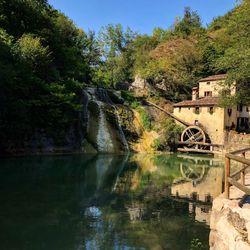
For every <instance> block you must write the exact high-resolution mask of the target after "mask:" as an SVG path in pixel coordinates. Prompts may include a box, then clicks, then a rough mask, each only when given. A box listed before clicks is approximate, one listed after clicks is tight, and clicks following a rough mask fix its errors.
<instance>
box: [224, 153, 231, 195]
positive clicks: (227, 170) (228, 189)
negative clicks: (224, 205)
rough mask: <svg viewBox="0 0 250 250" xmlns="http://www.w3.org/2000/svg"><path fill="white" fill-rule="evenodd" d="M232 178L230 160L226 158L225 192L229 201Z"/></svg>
mask: <svg viewBox="0 0 250 250" xmlns="http://www.w3.org/2000/svg"><path fill="white" fill-rule="evenodd" d="M229 176H230V158H228V157H226V158H225V184H224V190H225V198H226V199H229V196H230V183H229V181H228V178H229Z"/></svg>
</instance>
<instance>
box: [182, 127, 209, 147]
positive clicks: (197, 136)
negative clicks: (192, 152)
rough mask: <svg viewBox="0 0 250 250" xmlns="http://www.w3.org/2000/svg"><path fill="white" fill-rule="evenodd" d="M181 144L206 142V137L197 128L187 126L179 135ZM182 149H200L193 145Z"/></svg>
mask: <svg viewBox="0 0 250 250" xmlns="http://www.w3.org/2000/svg"><path fill="white" fill-rule="evenodd" d="M181 142H203V143H205V142H206V135H205V133H204V131H203V130H202V129H201V128H199V127H197V126H189V127H187V128H186V129H185V130H184V131H183V132H182V135H181ZM184 148H194V149H198V148H200V147H199V145H195V144H187V145H185V146H184Z"/></svg>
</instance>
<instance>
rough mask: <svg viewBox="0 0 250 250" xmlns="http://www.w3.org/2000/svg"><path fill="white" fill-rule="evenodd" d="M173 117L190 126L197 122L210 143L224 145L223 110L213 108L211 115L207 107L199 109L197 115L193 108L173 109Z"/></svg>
mask: <svg viewBox="0 0 250 250" xmlns="http://www.w3.org/2000/svg"><path fill="white" fill-rule="evenodd" d="M174 115H175V116H176V117H178V118H180V119H182V120H184V121H186V122H188V123H190V124H195V121H198V123H199V125H200V126H201V127H202V128H204V130H205V132H206V133H207V134H208V135H209V137H210V139H211V142H212V143H214V144H224V138H223V134H224V119H223V117H224V109H222V108H218V107H217V108H215V110H214V112H213V113H212V114H211V113H210V112H209V108H208V107H200V112H199V114H196V113H195V112H194V108H193V107H182V108H180V109H179V108H178V107H176V108H174Z"/></svg>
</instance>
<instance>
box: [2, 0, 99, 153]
mask: <svg viewBox="0 0 250 250" xmlns="http://www.w3.org/2000/svg"><path fill="white" fill-rule="evenodd" d="M92 37H93V36H92V34H91V33H90V34H86V33H85V32H84V31H82V30H80V29H78V28H77V27H76V26H75V25H74V23H73V22H72V21H71V20H69V19H68V18H67V17H66V16H65V15H63V14H62V13H60V12H58V11H57V10H55V9H53V8H52V7H51V6H50V5H49V4H48V3H47V1H46V0H11V1H9V0H0V77H1V81H0V88H1V91H0V121H1V122H0V138H1V140H0V141H1V143H0V144H1V145H0V148H5V147H6V144H8V142H9V141H10V142H12V144H13V146H17V144H18V143H19V142H20V143H22V142H23V141H24V140H26V139H27V140H29V139H30V138H29V137H30V136H32V135H33V134H34V132H35V130H36V129H43V130H45V131H46V132H47V133H49V134H50V136H52V137H54V138H56V139H58V140H59V141H60V139H61V138H63V136H64V134H65V132H66V131H67V130H68V129H69V127H70V126H72V123H73V122H74V119H75V117H76V113H77V111H78V110H79V108H80V102H79V99H80V94H81V90H82V83H84V82H85V83H87V82H90V81H91V78H92V72H93V69H92V68H93V65H95V63H96V60H97V59H96V58H98V56H99V52H98V51H97V49H96V47H95V41H94V39H93V38H92ZM59 143H60V142H59ZM62 143H63V142H62ZM8 146H9V147H11V144H9V145H8Z"/></svg>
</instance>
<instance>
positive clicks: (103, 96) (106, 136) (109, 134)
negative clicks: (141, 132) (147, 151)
mask: <svg viewBox="0 0 250 250" xmlns="http://www.w3.org/2000/svg"><path fill="white" fill-rule="evenodd" d="M87 93H88V96H89V99H90V100H91V101H92V102H94V103H95V104H96V106H97V110H98V114H99V116H98V122H97V124H98V126H97V133H96V141H95V144H96V145H97V150H98V152H103V153H108V152H110V153H112V152H117V151H121V150H123V151H125V152H129V146H128V143H127V140H126V137H125V135H124V132H123V130H122V127H121V119H120V116H119V112H118V110H117V108H116V106H115V104H114V103H113V102H112V100H111V99H110V97H109V95H108V93H107V91H106V90H105V89H102V88H87ZM107 107H112V109H113V110H114V115H115V127H114V126H113V125H112V124H110V123H109V122H108V121H107V117H106V112H105V110H106V109H107ZM96 113H97V112H96ZM96 113H95V115H96ZM117 143H118V144H119V145H122V149H121V148H120V147H119V145H118V144H117Z"/></svg>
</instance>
